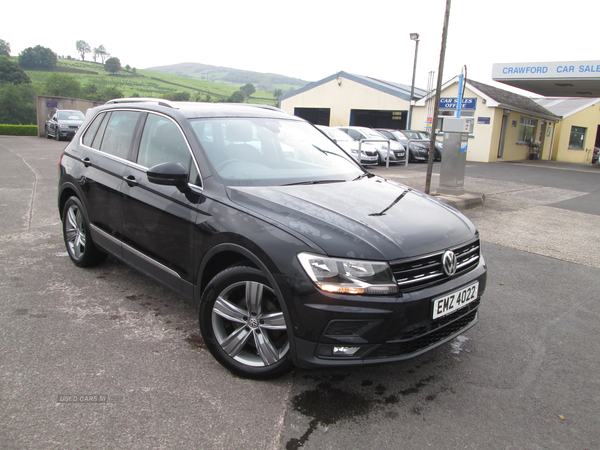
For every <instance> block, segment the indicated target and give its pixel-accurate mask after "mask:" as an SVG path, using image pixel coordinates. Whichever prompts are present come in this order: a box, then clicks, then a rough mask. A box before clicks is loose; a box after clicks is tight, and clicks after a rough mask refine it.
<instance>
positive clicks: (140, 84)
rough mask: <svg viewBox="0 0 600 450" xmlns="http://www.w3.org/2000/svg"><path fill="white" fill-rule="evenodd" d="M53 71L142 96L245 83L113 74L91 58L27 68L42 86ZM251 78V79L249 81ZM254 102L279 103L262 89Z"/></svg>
mask: <svg viewBox="0 0 600 450" xmlns="http://www.w3.org/2000/svg"><path fill="white" fill-rule="evenodd" d="M54 72H61V73H68V74H69V75H71V76H73V77H74V78H75V79H77V81H79V83H80V84H81V86H82V87H84V86H86V85H88V84H95V85H96V86H97V87H98V89H100V90H103V89H105V88H107V87H111V86H114V87H116V88H117V89H118V90H120V91H121V92H123V94H124V96H125V97H131V96H132V95H139V96H140V97H162V96H163V95H165V94H174V93H177V92H189V93H190V94H191V95H193V94H195V93H197V92H201V93H203V94H209V95H210V96H211V97H213V98H215V99H216V98H218V97H229V96H231V94H233V93H234V92H235V91H237V90H238V89H239V86H241V85H243V84H245V83H240V84H238V85H234V84H223V83H219V82H213V81H207V80H201V79H196V78H190V77H182V76H179V75H174V74H169V73H159V72H155V71H152V70H135V69H125V68H123V69H121V71H120V72H118V73H117V74H114V75H113V74H110V73H108V72H106V71H105V70H104V66H103V65H102V64H100V63H95V62H91V61H78V60H74V59H59V60H58V64H57V67H56V69H55V70H54V71H52V72H48V71H38V70H26V73H27V75H29V77H30V78H31V81H32V83H33V84H34V85H35V86H38V87H43V86H44V85H45V83H46V79H47V78H48V77H49V76H50V75H51V74H52V73H54ZM247 82H251V81H247ZM250 101H251V102H253V103H265V104H269V105H276V104H277V100H276V99H275V98H274V97H273V93H272V92H267V91H264V90H260V89H259V88H258V87H257V90H256V92H255V93H254V94H253V95H252V96H251V97H250Z"/></svg>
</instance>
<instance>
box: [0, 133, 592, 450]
mask: <svg viewBox="0 0 600 450" xmlns="http://www.w3.org/2000/svg"><path fill="white" fill-rule="evenodd" d="M65 145H66V143H65V142H55V141H46V140H44V139H38V138H11V137H0V170H1V171H2V176H1V177H0V204H1V205H2V210H3V214H2V215H1V216H0V295H1V298H2V302H1V304H0V321H1V323H0V343H1V346H0V375H1V376H0V448H7V449H13V448H28V449H79V448H86V449H94V448H102V449H106V448H115V449H116V448H119V449H122V448H140V449H141V448H144V449H145V448H164V449H171V448H173V449H179V448H182V449H183V448H207V449H213V448H214V449H222V448H225V449H229V448H270V449H297V448H304V449H338V448H339V449H342V448H343V449H346V448H406V449H422V448H429V447H431V448H442V449H444V448H448V449H450V448H473V449H480V448H493V449H495V448H502V449H504V448H514V449H522V448H528V449H538V448H540V449H541V448H550V449H554V448H573V449H594V448H600V431H599V430H600V376H599V375H598V374H599V373H600V361H599V358H598V354H600V343H599V341H598V338H597V337H598V336H599V335H600V325H598V324H599V323H600V320H599V319H600V302H598V301H597V299H598V298H599V295H598V292H600V265H599V263H598V261H599V260H600V258H599V257H598V256H597V255H598V254H600V252H599V251H598V248H600V233H599V232H598V230H599V229H600V215H599V212H598V209H597V208H598V205H597V204H596V203H595V202H594V199H595V198H596V196H597V195H598V191H599V189H600V171H589V170H587V168H581V167H579V166H576V165H567V166H565V167H562V166H561V165H550V167H545V166H542V165H541V164H537V165H536V164H528V165H517V164H507V163H500V164H487V165H486V164H478V163H477V164H469V165H468V167H467V172H466V173H467V177H466V180H465V182H466V186H467V189H469V190H474V191H475V190H479V192H485V194H486V203H485V205H484V206H483V207H480V208H476V209H473V210H468V211H466V214H467V215H469V217H471V218H472V220H473V221H474V222H475V224H476V225H477V226H478V227H479V229H480V231H481V235H482V239H483V253H484V256H485V258H486V261H487V263H488V267H489V279H488V287H487V290H486V292H485V295H484V297H483V301H482V305H481V309H480V318H479V323H478V324H477V325H476V326H475V327H474V328H472V329H470V330H469V331H468V332H467V333H465V334H464V335H462V336H460V337H459V338H457V339H455V340H454V341H452V342H450V343H448V344H447V345H444V346H442V347H439V348H438V349H436V350H434V351H432V352H429V353H427V354H425V355H422V356H420V357H417V358H415V359H413V360H410V361H406V362H400V363H394V364H386V365H378V366H368V367H367V366H365V367H359V368H352V369H332V370H300V369H298V370H296V371H294V372H293V373H291V374H289V375H288V376H286V377H283V378H281V379H278V380H274V381H268V382H255V381H248V380H243V379H240V378H236V377H234V376H232V375H231V374H230V373H229V372H227V371H225V370H224V369H223V368H221V366H220V365H219V364H218V363H216V362H215V361H214V360H213V358H212V357H211V356H210V354H209V353H208V352H207V350H206V349H205V348H204V345H203V342H202V339H201V338H200V336H199V332H198V326H197V320H196V316H195V311H194V310H193V308H191V307H190V306H189V305H188V304H186V303H185V302H184V301H183V300H181V299H180V298H178V297H177V296H176V295H174V294H173V293H171V292H170V291H168V290H166V289H164V288H163V287H161V286H159V285H157V284H155V283H154V282H152V281H151V280H149V279H148V278H146V277H144V276H142V275H140V274H138V273H137V272H135V271H133V270H131V269H129V268H128V267H127V266H125V265H123V264H121V263H119V262H117V261H115V260H113V259H109V260H108V261H107V262H106V263H104V264H102V265H100V266H99V267H96V268H93V269H79V268H76V267H75V266H74V265H73V264H72V263H71V262H70V260H69V258H68V256H67V255H66V252H65V249H64V245H63V243H62V237H61V231H60V225H59V219H58V212H57V208H56V182H57V161H58V156H59V154H60V152H61V150H62V148H64V147H65ZM376 170H377V171H379V172H378V173H384V169H376ZM384 174H385V175H386V176H390V177H393V178H394V179H398V180H399V181H403V182H405V183H407V184H409V185H411V186H414V187H417V188H419V186H420V184H421V183H423V185H424V165H413V164H411V165H409V167H408V169H404V168H402V170H401V169H400V168H397V169H395V171H394V172H393V173H390V172H387V173H384ZM436 176H437V175H434V183H435V179H436V178H435V177H436Z"/></svg>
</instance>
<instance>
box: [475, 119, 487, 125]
mask: <svg viewBox="0 0 600 450" xmlns="http://www.w3.org/2000/svg"><path fill="white" fill-rule="evenodd" d="M477 123H481V124H483V125H489V124H490V117H478V118H477Z"/></svg>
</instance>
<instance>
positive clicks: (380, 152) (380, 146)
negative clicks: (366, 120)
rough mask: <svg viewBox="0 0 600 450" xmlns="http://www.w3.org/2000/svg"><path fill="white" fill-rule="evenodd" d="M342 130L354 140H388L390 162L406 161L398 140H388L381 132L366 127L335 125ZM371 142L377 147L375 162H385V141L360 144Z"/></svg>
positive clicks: (386, 148) (403, 150)
mask: <svg viewBox="0 0 600 450" xmlns="http://www.w3.org/2000/svg"><path fill="white" fill-rule="evenodd" d="M335 128H338V129H340V130H342V131H343V132H345V133H347V134H348V135H349V136H350V137H351V138H352V139H354V140H355V141H356V142H359V141H362V140H381V141H384V140H385V141H389V142H390V164H397V163H404V162H406V150H405V149H404V146H403V145H402V144H400V143H399V142H395V141H393V140H390V139H389V138H388V137H386V136H384V135H383V134H381V133H379V132H378V131H375V130H373V129H371V128H367V127H354V126H348V127H335ZM366 144H371V145H375V148H376V149H377V164H385V162H386V160H387V157H388V156H387V155H388V146H387V143H386V142H365V143H363V144H362V145H366Z"/></svg>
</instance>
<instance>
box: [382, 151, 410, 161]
mask: <svg viewBox="0 0 600 450" xmlns="http://www.w3.org/2000/svg"><path fill="white" fill-rule="evenodd" d="M405 159H406V152H405V151H404V150H390V164H393V163H403V162H405ZM382 160H383V161H386V160H387V151H385V152H383V157H382Z"/></svg>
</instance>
